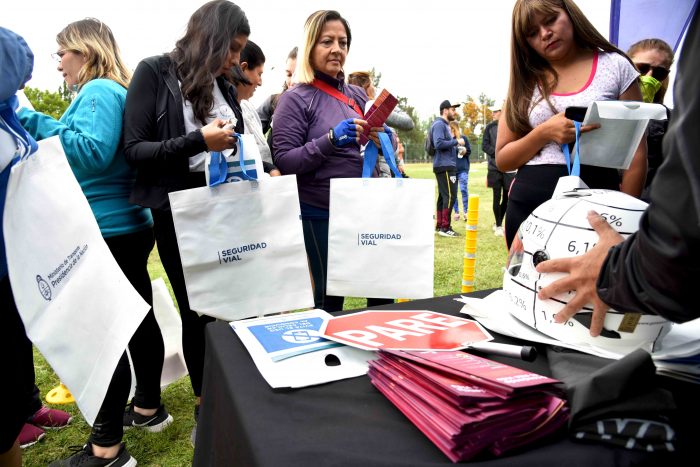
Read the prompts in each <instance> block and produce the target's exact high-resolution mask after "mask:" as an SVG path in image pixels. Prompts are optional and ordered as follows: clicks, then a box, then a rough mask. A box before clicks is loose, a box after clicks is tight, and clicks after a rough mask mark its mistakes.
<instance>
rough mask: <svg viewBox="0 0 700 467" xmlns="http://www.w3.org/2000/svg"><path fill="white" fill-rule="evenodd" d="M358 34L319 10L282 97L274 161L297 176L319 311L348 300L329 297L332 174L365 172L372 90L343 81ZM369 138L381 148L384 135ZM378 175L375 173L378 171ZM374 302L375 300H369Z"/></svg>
mask: <svg viewBox="0 0 700 467" xmlns="http://www.w3.org/2000/svg"><path fill="white" fill-rule="evenodd" d="M351 41H352V34H351V32H350V26H349V25H348V22H347V21H346V20H345V18H343V17H342V16H340V13H338V12H337V11H333V10H320V11H317V12H315V13H313V14H312V15H311V16H309V18H308V19H307V20H306V24H305V25H304V42H303V44H302V46H301V47H300V48H299V54H298V57H297V67H296V72H295V73H294V80H295V82H296V83H297V84H295V85H294V86H293V87H292V88H291V89H289V90H288V91H287V92H285V93H284V94H282V95H281V96H280V100H279V104H278V105H277V109H276V110H275V116H274V122H275V125H274V129H273V132H272V142H273V151H272V152H273V158H274V161H275V164H276V165H277V167H279V169H280V171H281V172H282V174H296V175H297V184H298V187H299V201H300V203H301V218H302V225H303V228H304V243H305V246H306V253H307V255H308V257H309V267H310V269H311V275H312V277H313V282H314V302H315V306H316V308H321V309H323V310H326V311H338V310H342V309H343V301H344V297H337V296H329V295H327V294H326V273H327V262H328V218H329V210H328V209H329V206H328V203H329V197H330V182H331V179H332V178H346V177H360V176H361V175H362V156H361V154H360V143H359V140H360V133H361V132H362V131H364V130H365V128H367V126H368V123H367V121H366V120H364V106H365V104H366V102H367V94H366V93H365V91H364V90H363V89H362V88H361V87H359V86H354V85H352V84H346V83H345V74H344V72H343V66H344V65H345V59H346V57H347V54H348V51H349V50H350V43H351ZM382 131H386V132H388V133H389V134H390V135H391V139H392V143H393V144H394V148H395V144H396V140H395V139H394V138H393V134H392V133H391V130H389V128H388V127H386V125H385V126H384V128H370V133H369V138H370V139H371V140H373V141H374V143H375V144H376V145H377V147H379V146H380V143H379V136H378V132H382ZM375 175H376V171H375ZM368 305H369V306H373V305H374V301H373V299H370V301H368Z"/></svg>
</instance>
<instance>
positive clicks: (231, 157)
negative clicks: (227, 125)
mask: <svg viewBox="0 0 700 467" xmlns="http://www.w3.org/2000/svg"><path fill="white" fill-rule="evenodd" d="M236 137H237V138H238V143H237V144H236V146H235V147H234V148H233V149H227V150H225V151H222V152H215V151H213V152H207V156H206V158H205V167H206V168H207V170H205V171H204V176H205V178H206V180H207V186H215V185H218V184H219V183H224V182H240V181H242V180H255V179H259V178H264V177H266V176H267V175H266V174H265V172H264V170H263V164H262V158H261V157H260V150H259V149H258V144H257V143H256V142H255V137H254V136H253V135H249V134H239V133H236ZM244 149H245V150H244ZM241 154H243V159H242V160H241V157H240V155H241Z"/></svg>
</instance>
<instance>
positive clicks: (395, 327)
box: [321, 310, 492, 350]
mask: <svg viewBox="0 0 700 467" xmlns="http://www.w3.org/2000/svg"><path fill="white" fill-rule="evenodd" d="M321 332H322V333H323V335H324V337H326V338H327V339H331V340H334V341H336V342H340V343H343V344H346V345H351V346H353V347H358V348H360V349H365V350H378V349H384V350H388V349H391V350H460V349H463V348H466V347H468V346H469V345H471V344H473V343H475V342H483V341H488V340H491V339H492V337H491V335H490V334H489V333H488V331H486V329H484V328H483V327H482V326H481V325H480V324H479V323H477V322H476V321H472V320H469V319H464V318H459V317H456V316H450V315H445V314H442V313H435V312H432V311H427V310H410V311H409V310H382V311H378V310H377V311H362V312H360V313H353V314H350V315H345V316H338V317H336V318H333V319H331V320H329V321H328V322H327V323H326V325H325V327H323V328H322V329H321Z"/></svg>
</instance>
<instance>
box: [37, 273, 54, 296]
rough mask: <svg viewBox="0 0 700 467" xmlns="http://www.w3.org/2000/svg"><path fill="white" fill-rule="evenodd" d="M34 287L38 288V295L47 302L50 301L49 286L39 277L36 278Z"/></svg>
mask: <svg viewBox="0 0 700 467" xmlns="http://www.w3.org/2000/svg"><path fill="white" fill-rule="evenodd" d="M36 285H37V287H39V293H40V294H41V296H42V297H44V300H46V301H47V302H50V301H51V286H50V285H49V283H48V282H46V281H45V280H44V279H43V278H42V277H41V276H40V275H37V276H36Z"/></svg>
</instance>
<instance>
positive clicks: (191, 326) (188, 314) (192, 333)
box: [151, 209, 214, 397]
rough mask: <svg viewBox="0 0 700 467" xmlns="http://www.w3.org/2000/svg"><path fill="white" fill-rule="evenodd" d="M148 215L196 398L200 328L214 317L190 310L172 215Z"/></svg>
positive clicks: (200, 368)
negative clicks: (179, 323)
mask: <svg viewBox="0 0 700 467" xmlns="http://www.w3.org/2000/svg"><path fill="white" fill-rule="evenodd" d="M151 213H152V214H153V230H154V232H155V234H156V243H157V245H158V253H159V254H160V261H161V263H163V268H164V269H165V272H166V274H167V275H168V279H169V280H170V285H171V286H172V288H173V293H174V294H175V299H176V300H177V306H178V308H179V310H180V319H181V320H182V350H183V353H184V354H185V363H186V364H187V371H189V373H190V383H191V384H192V390H193V391H194V395H195V396H196V397H199V396H201V395H202V373H203V370H204V327H205V326H206V325H207V324H208V323H211V322H212V321H214V318H212V317H210V316H206V315H202V316H199V315H198V314H197V313H196V312H194V311H192V310H191V309H190V301H189V299H188V298H187V287H186V286H185V276H184V274H183V272H182V262H181V260H180V250H179V249H178V247H177V237H176V236H175V226H174V224H173V215H172V212H171V211H165V210H160V209H151Z"/></svg>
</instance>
